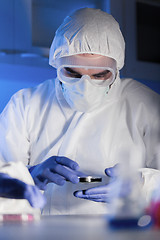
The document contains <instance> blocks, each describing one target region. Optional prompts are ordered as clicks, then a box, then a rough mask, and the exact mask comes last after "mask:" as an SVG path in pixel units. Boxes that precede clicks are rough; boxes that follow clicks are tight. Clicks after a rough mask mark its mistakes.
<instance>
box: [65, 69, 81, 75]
mask: <svg viewBox="0 0 160 240" xmlns="http://www.w3.org/2000/svg"><path fill="white" fill-rule="evenodd" d="M65 70H66V71H67V72H70V73H74V74H79V75H81V74H80V73H79V72H76V71H74V70H73V69H72V68H69V67H65Z"/></svg>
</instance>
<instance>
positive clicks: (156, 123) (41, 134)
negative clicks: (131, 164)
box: [0, 9, 160, 214]
mask: <svg viewBox="0 0 160 240" xmlns="http://www.w3.org/2000/svg"><path fill="white" fill-rule="evenodd" d="M77 53H96V54H101V55H104V56H109V57H112V58H114V59H115V60H116V62H117V69H118V70H119V69H120V68H122V66H123V62H124V41H123V37H122V35H121V32H120V30H119V26H118V24H117V22H116V21H115V20H114V19H113V18H112V17H111V16H110V15H108V14H107V13H104V12H102V11H100V10H95V9H83V10H79V11H77V12H76V13H74V14H73V15H72V16H71V17H67V18H66V19H65V20H64V22H63V24H62V25H61V26H60V28H59V29H58V30H57V33H56V36H55V39H54V41H53V44H52V47H51V51H50V64H51V65H53V66H56V59H58V58H60V57H63V56H67V55H74V54H77ZM107 97H108V100H107V101H105V104H102V106H101V107H100V108H99V109H97V110H95V111H92V112H89V113H84V112H78V111H75V110H73V109H72V108H71V107H70V106H69V105H68V103H67V102H66V100H65V98H64V96H63V92H62V87H61V84H60V82H59V80H58V78H57V79H55V80H54V79H53V80H48V81H46V82H44V83H42V84H40V85H38V86H37V87H34V88H29V89H24V90H20V91H19V92H18V93H16V94H15V95H14V96H13V97H12V99H11V100H10V102H9V104H8V105H7V106H6V108H5V109H4V111H3V113H2V114H1V117H0V133H1V138H0V154H1V156H0V157H1V160H2V161H23V162H24V163H25V164H26V165H27V164H29V165H35V164H38V163H41V162H42V161H44V160H46V159H47V158H49V157H51V156H53V155H58V156H66V157H68V158H70V159H72V160H74V161H76V162H78V164H79V165H80V171H82V172H85V173H88V174H91V175H98V176H99V175H101V176H102V177H103V184H104V183H105V182H106V181H107V177H106V176H105V174H104V169H105V168H107V167H112V166H114V165H115V164H116V163H118V162H119V159H120V158H121V154H123V151H124V149H125V151H126V152H128V154H130V155H131V154H132V159H134V161H135V163H136V165H137V166H139V167H143V169H141V170H142V173H143V176H144V180H145V181H144V192H145V194H146V198H147V199H149V198H150V194H151V192H152V190H153V189H154V188H156V187H157V186H159V182H158V180H159V176H160V173H159V171H158V170H155V169H154V168H155V167H157V164H158V148H159V143H160V108H159V107H160V98H159V95H158V94H156V93H155V92H153V91H152V90H150V89H149V88H147V87H146V86H144V85H142V84H140V83H138V82H137V81H134V80H132V79H120V78H119V74H117V78H116V80H115V82H114V83H113V85H112V87H111V89H110V90H109V92H108V96H107ZM133 154H134V157H133ZM95 185H97V184H95V183H94V185H92V184H88V185H87V184H82V183H79V184H75V185H74V184H72V183H69V182H66V183H65V185H64V186H57V185H56V184H53V183H49V184H48V185H47V189H46V190H45V193H44V194H45V195H46V197H47V205H46V206H45V207H44V210H43V214H102V213H106V212H107V211H108V205H107V204H104V203H97V202H91V201H87V200H83V199H78V198H75V197H74V196H73V192H74V191H75V190H79V189H86V188H90V187H92V186H95Z"/></svg>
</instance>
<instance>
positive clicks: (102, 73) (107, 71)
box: [92, 70, 109, 76]
mask: <svg viewBox="0 0 160 240" xmlns="http://www.w3.org/2000/svg"><path fill="white" fill-rule="evenodd" d="M107 73H109V70H104V71H103V72H99V73H95V74H93V75H92V76H98V75H105V74H107Z"/></svg>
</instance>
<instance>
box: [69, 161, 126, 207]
mask: <svg viewBox="0 0 160 240" xmlns="http://www.w3.org/2000/svg"><path fill="white" fill-rule="evenodd" d="M105 174H106V175H107V176H109V177H111V181H110V183H108V184H106V185H103V186H98V187H94V188H89V189H87V190H82V191H76V192H74V196H75V197H78V198H83V199H87V200H91V201H95V202H108V203H109V202H111V201H112V199H113V198H114V197H115V196H117V194H119V195H121V196H123V195H126V194H127V193H128V192H129V189H130V186H129V185H128V183H123V187H122V182H120V181H119V180H118V178H117V165H115V166H114V167H112V168H106V169H105ZM120 189H121V192H120Z"/></svg>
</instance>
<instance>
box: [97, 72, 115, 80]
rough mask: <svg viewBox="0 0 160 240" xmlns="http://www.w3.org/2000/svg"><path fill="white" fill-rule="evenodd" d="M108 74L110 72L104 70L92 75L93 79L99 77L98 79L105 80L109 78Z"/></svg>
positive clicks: (109, 74)
mask: <svg viewBox="0 0 160 240" xmlns="http://www.w3.org/2000/svg"><path fill="white" fill-rule="evenodd" d="M110 76H111V72H110V71H108V70H105V71H103V72H100V73H97V74H94V75H93V77H94V78H95V79H100V80H107V79H108V78H110Z"/></svg>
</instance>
